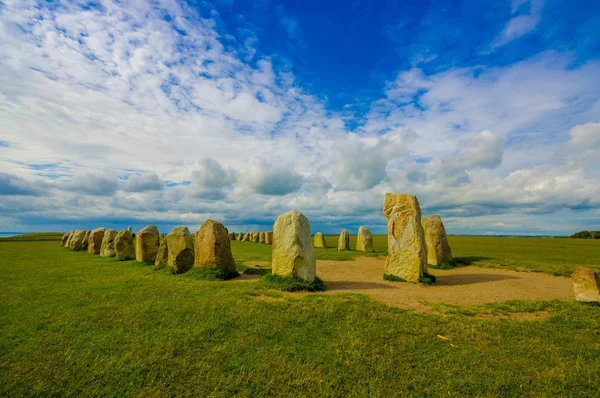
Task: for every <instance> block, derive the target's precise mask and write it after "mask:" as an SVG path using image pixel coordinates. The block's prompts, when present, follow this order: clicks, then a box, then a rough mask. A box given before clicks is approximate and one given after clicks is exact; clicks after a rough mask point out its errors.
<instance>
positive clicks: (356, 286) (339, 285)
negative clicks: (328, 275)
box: [324, 280, 396, 291]
mask: <svg viewBox="0 0 600 398" xmlns="http://www.w3.org/2000/svg"><path fill="white" fill-rule="evenodd" d="M324 282H325V286H326V287H327V290H328V291H338V290H363V289H396V286H390V285H388V284H385V283H380V282H356V281H328V280H326V281H324Z"/></svg>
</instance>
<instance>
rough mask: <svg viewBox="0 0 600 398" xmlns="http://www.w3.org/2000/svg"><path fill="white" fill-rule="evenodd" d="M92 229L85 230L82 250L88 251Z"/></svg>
mask: <svg viewBox="0 0 600 398" xmlns="http://www.w3.org/2000/svg"><path fill="white" fill-rule="evenodd" d="M91 232H92V231H85V236H84V237H83V242H81V251H87V250H88V245H89V243H90V233H91Z"/></svg>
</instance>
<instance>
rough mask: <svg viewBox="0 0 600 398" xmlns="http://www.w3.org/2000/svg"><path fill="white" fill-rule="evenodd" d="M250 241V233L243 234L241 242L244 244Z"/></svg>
mask: <svg viewBox="0 0 600 398" xmlns="http://www.w3.org/2000/svg"><path fill="white" fill-rule="evenodd" d="M248 240H250V233H248V232H247V233H245V234H244V236H243V237H242V242H246V241H248Z"/></svg>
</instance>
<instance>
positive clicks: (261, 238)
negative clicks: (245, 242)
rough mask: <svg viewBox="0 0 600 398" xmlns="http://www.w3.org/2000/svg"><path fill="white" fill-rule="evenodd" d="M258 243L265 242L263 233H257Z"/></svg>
mask: <svg viewBox="0 0 600 398" xmlns="http://www.w3.org/2000/svg"><path fill="white" fill-rule="evenodd" d="M258 243H265V233H264V232H261V233H260V234H258Z"/></svg>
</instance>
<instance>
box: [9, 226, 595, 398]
mask: <svg viewBox="0 0 600 398" xmlns="http://www.w3.org/2000/svg"><path fill="white" fill-rule="evenodd" d="M454 238H462V237H451V244H452V245H453V249H454V248H455V247H456V251H457V253H456V255H457V256H458V257H460V258H465V257H490V258H499V259H503V260H502V261H506V260H504V259H507V258H513V256H515V255H517V254H518V253H519V250H517V251H516V253H500V252H499V249H493V248H490V247H489V246H488V242H487V241H485V240H486V239H488V238H472V237H467V238H468V239H466V240H465V241H464V242H457V241H456V240H454ZM478 239H479V240H483V243H482V242H480V241H478ZM490 239H509V238H490ZM453 240H454V242H452V241H453ZM540 241H544V244H546V243H547V242H548V243H549V242H551V240H550V239H540ZM562 241H563V240H561V244H564V243H562ZM567 241H568V240H567ZM580 241H581V242H583V240H580ZM498 242H499V241H498ZM585 242H589V241H585ZM237 243H239V244H235V243H234V244H233V247H234V256H235V258H236V260H237V261H241V259H243V258H250V259H251V260H249V261H257V262H258V261H261V262H266V263H268V262H270V257H269V256H270V247H269V246H267V245H261V244H253V243H246V242H237ZM509 243H510V242H506V244H509ZM463 244H464V245H463ZM468 244H470V245H471V246H472V247H473V252H470V251H468V250H466V248H467V246H468ZM567 245H568V243H567ZM261 246H263V247H261ZM569 247H571V246H569ZM265 248H267V250H266V252H267V253H269V256H265V257H261V255H260V253H264V252H265ZM584 250H588V249H584ZM486 252H487V253H489V254H488V255H487V256H484V255H483V254H481V253H486ZM475 253H477V254H475ZM494 253H497V254H494ZM588 253H592V254H593V251H592V250H591V249H589V250H588ZM521 255H522V254H521ZM493 256H496V257H493ZM539 256H540V257H542V258H544V257H545V254H540V255H539ZM569 256H570V257H569ZM569 256H568V258H570V259H571V260H572V261H573V262H572V263H569V262H566V263H565V264H564V265H563V267H575V266H576V265H578V264H580V260H578V259H579V258H580V255H579V253H575V254H574V253H571V254H570V255H569ZM591 257H592V258H589V259H587V260H586V261H589V262H592V261H594V258H595V259H596V260H597V259H598V254H596V255H595V257H594V255H591ZM515 258H516V257H515ZM477 261H483V260H473V263H476V262H477ZM525 263H526V264H536V265H535V267H540V268H541V269H544V265H543V263H542V262H541V260H540V259H539V257H535V256H533V257H532V258H526V256H525ZM556 264H557V262H556V261H550V262H549V263H548V267H549V268H550V269H556ZM596 264H598V262H597V263H596ZM264 267H265V268H266V266H264ZM153 268H154V267H152V266H145V265H141V264H139V263H137V262H135V261H117V260H116V259H109V258H102V257H100V256H92V255H88V254H87V253H83V252H80V253H75V252H72V251H70V250H68V249H64V248H61V247H59V243H58V242H56V241H51V242H47V241H39V242H31V241H16V240H15V241H8V242H3V243H2V244H0V286H1V288H0V396H6V395H9V396H33V395H43V396H67V397H68V396H172V395H189V396H246V397H249V396H252V397H260V396H273V395H281V396H298V397H302V396H380V397H388V396H399V395H400V396H444V395H453V396H557V397H558V396H561V397H562V396H577V397H596V396H597V395H598V385H600V306H591V305H584V304H581V303H576V302H568V303H567V302H563V301H551V302H536V301H510V302H504V303H495V304H484V305H481V306H468V307H458V306H448V305H440V306H439V307H438V308H437V309H438V311H440V312H443V313H444V314H445V315H433V314H422V313H416V312H412V311H407V310H400V309H397V308H392V307H388V306H386V305H384V304H381V303H378V302H376V301H373V300H371V299H369V298H368V297H366V296H363V295H357V294H320V293H312V294H290V293H281V292H276V291H273V290H271V289H270V288H267V287H266V286H264V285H263V284H262V283H261V282H248V281H239V282H238V281H236V280H235V279H234V280H231V281H214V280H205V279H198V278H196V277H195V276H194V275H193V273H189V272H188V273H186V274H181V275H172V274H169V273H167V272H159V271H155V270H154V269H153ZM325 282H327V281H325ZM431 288H432V289H435V287H431ZM539 311H544V312H547V316H546V317H545V318H544V319H543V320H539V321H519V320H514V319H495V318H489V319H488V318H480V317H478V316H477V315H478V314H479V315H481V314H493V313H499V314H503V313H504V314H518V313H535V312H539ZM440 336H442V337H443V338H442V337H440ZM432 375H435V377H432Z"/></svg>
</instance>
